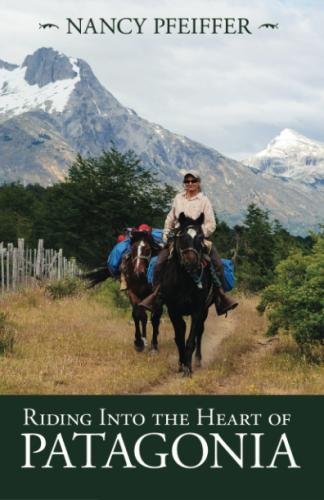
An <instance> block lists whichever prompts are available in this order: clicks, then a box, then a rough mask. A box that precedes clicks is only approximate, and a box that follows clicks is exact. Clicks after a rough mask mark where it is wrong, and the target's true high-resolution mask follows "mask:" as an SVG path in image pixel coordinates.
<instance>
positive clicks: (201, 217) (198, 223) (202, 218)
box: [195, 212, 205, 226]
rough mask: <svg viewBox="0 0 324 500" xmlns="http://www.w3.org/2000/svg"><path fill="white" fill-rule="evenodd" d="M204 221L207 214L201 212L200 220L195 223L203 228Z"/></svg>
mask: <svg viewBox="0 0 324 500" xmlns="http://www.w3.org/2000/svg"><path fill="white" fill-rule="evenodd" d="M204 220H205V214H204V213H203V212H201V214H200V215H199V217H198V219H196V220H195V223H196V224H197V225H199V226H201V225H202V224H203V222H204Z"/></svg>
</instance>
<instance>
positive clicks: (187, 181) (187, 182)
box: [183, 179, 198, 184]
mask: <svg viewBox="0 0 324 500" xmlns="http://www.w3.org/2000/svg"><path fill="white" fill-rule="evenodd" d="M197 182H198V179H191V180H186V181H183V183H184V184H196V183H197Z"/></svg>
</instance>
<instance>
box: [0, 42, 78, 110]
mask: <svg viewBox="0 0 324 500" xmlns="http://www.w3.org/2000/svg"><path fill="white" fill-rule="evenodd" d="M79 81H80V68H79V62H78V60H76V59H73V58H71V57H66V56H65V55H63V54H61V53H59V52H57V51H55V50H53V49H46V48H41V49H38V50H37V51H36V52H34V54H32V55H29V56H27V57H26V59H25V60H24V62H23V64H22V65H21V66H16V65H11V64H9V63H4V62H3V61H2V64H0V120H1V119H3V118H5V119H7V118H11V117H13V116H17V115H20V114H22V113H26V112H29V111H36V110H42V111H46V112H47V113H54V112H57V113H62V112H63V110H64V109H65V107H66V105H67V102H68V100H69V98H70V96H71V94H72V92H73V90H74V88H75V86H76V84H77V83H78V82H79Z"/></svg>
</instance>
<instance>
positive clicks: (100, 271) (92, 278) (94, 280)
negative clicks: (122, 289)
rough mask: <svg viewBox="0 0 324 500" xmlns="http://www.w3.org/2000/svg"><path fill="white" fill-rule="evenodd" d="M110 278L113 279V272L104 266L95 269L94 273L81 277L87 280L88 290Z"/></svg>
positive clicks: (90, 272)
mask: <svg viewBox="0 0 324 500" xmlns="http://www.w3.org/2000/svg"><path fill="white" fill-rule="evenodd" d="M110 277H112V274H111V272H110V271H109V269H108V267H106V266H104V267H98V268H97V269H93V270H92V271H89V272H88V273H85V274H83V275H82V276H81V279H84V280H87V281H88V288H92V287H94V286H96V285H98V284H99V283H102V281H105V280H106V279H107V278H110Z"/></svg>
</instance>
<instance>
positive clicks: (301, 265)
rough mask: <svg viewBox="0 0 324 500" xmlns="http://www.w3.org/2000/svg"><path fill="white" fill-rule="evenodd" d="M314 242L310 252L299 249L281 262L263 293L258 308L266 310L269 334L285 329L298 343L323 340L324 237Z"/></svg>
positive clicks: (262, 310)
mask: <svg viewBox="0 0 324 500" xmlns="http://www.w3.org/2000/svg"><path fill="white" fill-rule="evenodd" d="M315 241H316V243H315V245H314V247H313V249H312V251H311V253H310V254H309V255H303V254H302V252H301V251H298V252H296V253H294V254H292V255H291V256H289V257H288V258H287V259H286V260H284V261H282V262H280V263H279V264H278V266H277V267H276V271H275V280H274V283H273V284H272V285H270V286H268V287H267V288H266V289H265V290H264V291H263V293H262V296H261V302H260V305H259V306H258V310H259V311H260V312H264V311H267V312H268V318H269V321H270V326H269V329H268V334H269V335H276V334H277V333H278V331H279V330H280V329H284V330H285V331H287V332H290V333H291V334H292V336H293V337H294V338H295V340H296V341H297V342H298V343H299V344H309V343H314V342H322V343H323V341H324V294H323V290H324V236H323V235H318V236H317V237H315Z"/></svg>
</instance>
